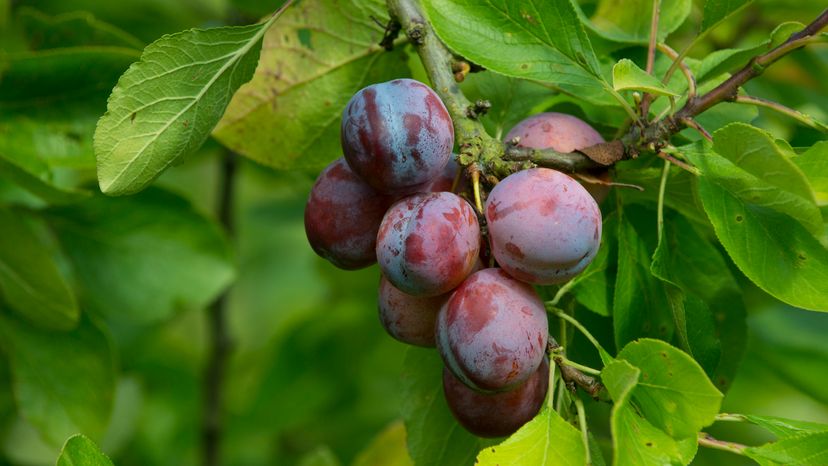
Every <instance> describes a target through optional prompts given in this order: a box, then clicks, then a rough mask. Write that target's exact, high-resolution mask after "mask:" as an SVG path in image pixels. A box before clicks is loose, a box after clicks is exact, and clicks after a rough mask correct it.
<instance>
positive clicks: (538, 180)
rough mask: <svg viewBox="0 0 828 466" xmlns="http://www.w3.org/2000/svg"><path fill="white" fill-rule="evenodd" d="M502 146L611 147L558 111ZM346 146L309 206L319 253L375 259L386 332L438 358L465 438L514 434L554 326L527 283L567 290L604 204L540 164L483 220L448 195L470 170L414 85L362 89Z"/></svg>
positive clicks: (496, 194)
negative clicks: (601, 144) (484, 226)
mask: <svg viewBox="0 0 828 466" xmlns="http://www.w3.org/2000/svg"><path fill="white" fill-rule="evenodd" d="M507 138H509V139H514V140H515V141H516V142H517V143H519V144H522V145H526V146H531V147H537V148H546V147H552V148H554V149H556V150H559V151H571V150H574V149H578V148H582V147H586V146H589V145H592V144H596V143H599V142H603V140H602V139H601V136H600V135H598V133H597V132H595V130H593V129H592V128H591V127H589V125H587V124H586V123H584V122H583V121H581V120H579V119H577V118H574V117H571V116H568V115H562V114H557V113H544V114H540V115H535V116H534V117H531V118H529V119H527V120H524V121H523V122H521V123H520V124H518V125H517V126H516V127H515V128H514V129H513V130H512V131H511V132H510V133H509V135H508V136H507ZM515 138H518V139H515ZM341 143H342V150H343V152H344V158H340V159H337V160H336V161H334V162H333V163H331V164H330V165H329V166H328V167H327V168H326V169H325V170H324V171H322V173H321V174H320V175H319V178H318V179H317V180H316V184H315V185H314V186H313V189H312V190H311V193H310V198H309V200H308V204H307V207H306V209H305V229H306V232H307V236H308V240H309V242H310V244H311V246H312V247H313V249H314V251H316V253H317V254H319V255H320V256H322V257H324V258H325V259H327V260H328V261H330V262H331V263H333V264H334V265H336V266H337V267H340V268H343V269H358V268H362V267H366V266H368V265H370V264H373V263H375V262H378V263H379V267H380V269H381V271H382V277H381V279H380V284H379V314H380V321H381V322H382V325H383V326H384V327H385V329H386V330H387V331H388V333H389V334H390V335H391V336H392V337H394V338H396V339H397V340H400V341H402V342H405V343H409V344H412V345H418V346H426V347H433V346H436V347H437V348H438V349H439V351H440V355H441V356H442V359H443V361H444V363H445V368H444V369H443V389H444V394H445V397H446V401H447V402H448V405H449V407H450V409H451V411H452V413H453V414H454V416H455V418H457V420H458V421H459V422H460V423H461V424H462V425H463V426H464V427H465V428H466V429H468V430H469V431H470V432H472V433H474V434H477V435H480V436H485V437H499V436H504V435H508V434H511V433H512V432H514V431H516V430H517V429H518V428H520V426H522V425H523V424H524V423H526V422H527V421H529V420H530V419H532V418H533V417H534V416H535V414H537V412H538V410H539V409H540V407H541V405H542V404H543V400H544V398H545V397H546V392H547V389H548V384H549V361H548V359H547V356H546V349H547V337H548V327H547V316H546V311H545V309H544V305H543V302H542V301H541V299H540V297H539V296H538V294H537V293H536V292H535V290H534V289H533V288H532V284H542V285H544V284H553V283H561V282H564V281H566V280H569V279H570V278H572V277H573V276H575V275H576V274H578V273H580V272H581V271H582V270H583V269H584V268H585V267H586V266H587V265H588V264H589V263H590V261H591V260H592V259H593V257H594V256H595V254H596V252H597V250H598V246H599V244H600V240H601V212H600V210H599V208H598V205H597V203H596V201H595V200H594V199H593V197H592V196H591V195H590V194H589V193H588V192H587V190H586V189H585V188H584V187H583V186H581V185H580V184H579V183H578V182H577V181H575V180H574V179H572V178H570V177H569V176H567V175H564V174H562V173H559V172H557V171H554V170H549V169H545V168H533V169H528V170H523V171H520V172H517V173H514V174H512V175H510V176H508V177H506V178H504V179H503V180H501V181H500V182H499V183H498V184H497V185H495V186H494V188H493V189H492V190H491V192H490V193H489V195H488V198H487V199H486V207H485V213H483V212H481V213H480V218H479V217H478V213H477V212H476V211H475V209H474V208H473V207H472V205H471V204H470V203H469V202H468V201H467V200H466V199H464V198H463V197H460V196H458V195H457V194H454V193H453V192H452V188H455V190H456V188H457V186H455V185H457V184H462V183H458V180H462V178H463V176H462V175H463V174H464V173H463V171H462V170H460V167H459V166H458V164H457V163H456V162H455V161H454V160H453V159H452V148H453V146H454V129H453V125H452V121H451V118H450V117H449V113H448V111H447V110H446V108H445V106H444V105H443V103H442V102H441V101H440V99H439V97H438V96H437V94H435V93H434V91H433V90H431V89H430V88H429V87H427V86H426V85H424V84H422V83H420V82H417V81H414V80H410V79H399V80H394V81H390V82H387V83H381V84H375V85H372V86H369V87H366V88H365V89H362V90H361V91H359V92H357V93H356V94H355V95H354V96H353V97H352V98H351V100H350V102H349V103H348V105H347V106H346V108H345V110H344V112H343V115H342V127H341ZM484 219H485V222H486V224H487V225H488V234H487V235H486V236H487V238H488V242H486V243H485V244H482V245H481V242H482V240H481V228H480V223H481V222H482V221H483V220H484ZM481 246H483V247H481ZM484 252H485V253H484ZM489 253H490V255H491V257H489ZM482 257H486V259H485V260H484V259H482ZM495 261H496V263H497V265H498V267H487V266H493V265H494V262H495Z"/></svg>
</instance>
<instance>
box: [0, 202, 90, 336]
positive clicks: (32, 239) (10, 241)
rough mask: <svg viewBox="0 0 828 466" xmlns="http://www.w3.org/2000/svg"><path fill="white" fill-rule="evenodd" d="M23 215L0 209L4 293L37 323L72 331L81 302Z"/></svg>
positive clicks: (0, 285) (0, 279)
mask: <svg viewBox="0 0 828 466" xmlns="http://www.w3.org/2000/svg"><path fill="white" fill-rule="evenodd" d="M26 221H27V219H26V217H24V216H23V215H22V214H19V213H15V212H14V211H11V210H8V209H5V208H2V207H0V231H2V232H3V234H2V235H0V291H2V295H3V298H4V299H5V301H6V303H7V304H8V305H9V307H11V308H12V309H14V310H15V311H16V312H17V313H18V314H19V315H21V316H23V317H25V318H26V319H28V320H29V322H32V323H34V324H38V325H41V326H44V327H46V328H51V329H62V330H69V329H71V328H72V327H74V326H75V324H76V323H77V321H78V317H79V315H80V311H79V310H78V303H77V302H76V300H75V295H74V292H73V291H72V289H71V288H69V284H68V283H66V281H65V280H64V279H63V277H62V276H61V274H60V271H59V270H58V267H57V265H56V264H55V261H54V259H52V256H51V254H50V252H49V250H48V249H47V248H46V247H45V246H44V245H43V244H41V242H40V239H39V238H38V237H37V236H36V234H35V233H34V231H32V228H31V227H29V225H27V224H26Z"/></svg>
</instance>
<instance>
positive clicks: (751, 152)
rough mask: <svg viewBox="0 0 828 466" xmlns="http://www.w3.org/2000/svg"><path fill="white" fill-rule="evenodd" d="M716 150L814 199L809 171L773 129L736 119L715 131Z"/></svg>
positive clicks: (758, 174) (755, 173)
mask: <svg viewBox="0 0 828 466" xmlns="http://www.w3.org/2000/svg"><path fill="white" fill-rule="evenodd" d="M713 150H714V151H716V153H717V154H719V155H721V156H723V157H725V158H726V159H728V160H730V161H731V162H733V163H734V164H735V165H737V166H738V167H739V168H741V169H742V170H745V171H746V172H748V173H750V174H751V175H753V176H755V177H757V178H761V179H762V180H763V181H765V182H766V183H767V184H770V185H772V186H775V187H777V188H779V189H782V190H784V191H788V192H791V193H793V194H796V195H797V196H799V197H801V198H803V199H805V200H807V201H811V202H814V201H815V198H814V193H813V191H812V190H811V187H810V185H809V184H808V180H807V179H806V178H805V174H804V173H803V172H802V171H801V170H800V169H799V168H797V166H796V164H794V163H793V161H792V160H791V156H793V154H792V153H790V152H789V151H788V150H786V148H785V147H781V146H779V145H778V144H777V143H776V140H775V139H774V138H773V136H771V134H770V133H768V132H766V131H763V130H761V129H759V128H756V127H755V126H750V125H747V124H744V123H733V124H731V125H727V126H726V127H724V128H722V129H720V130H718V131H716V133H714V135H713Z"/></svg>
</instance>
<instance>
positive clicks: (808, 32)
mask: <svg viewBox="0 0 828 466" xmlns="http://www.w3.org/2000/svg"><path fill="white" fill-rule="evenodd" d="M826 24H828V9H825V10H824V11H823V12H822V14H820V15H819V16H818V17H817V18H816V19H815V20H814V21H813V22H811V23H810V24H808V25H807V26H805V28H803V29H802V30H801V31H799V32H797V33H795V34H792V35H791V36H790V37H789V38H788V40H786V41H785V42H783V43H782V44H780V45H779V46H777V47H775V48H774V49H773V50H771V51H769V52H767V53H765V54H762V55H758V56H756V57H753V58H752V59H751V60H750V62H748V64H747V65H745V66H744V67H743V68H742V69H740V70H739V71H737V72H736V73H734V74H733V75H731V76H730V78H728V79H727V80H726V81H725V82H723V83H721V84H719V85H718V86H716V87H715V88H714V89H713V90H711V91H710V92H708V93H706V94H704V95H702V96H701V97H697V98H695V99H690V100H688V101H687V103H686V104H685V105H684V108H682V109H681V110H679V111H678V113H677V114H676V120H677V121H682V120H683V119H685V118H692V117H694V116H696V115H698V114H699V113H702V112H704V111H705V110H707V109H709V108H710V107H712V106H713V105H716V104H717V103H719V102H724V101H732V100H734V99H736V96H737V93H738V91H739V88H740V87H741V86H742V85H744V84H745V83H746V82H748V81H750V80H751V79H753V78H755V77H757V76H759V75H761V74H762V72H764V71H765V69H766V68H767V67H768V66H770V65H772V64H773V63H774V62H776V61H777V60H779V59H780V58H782V57H784V56H785V55H787V54H789V53H791V52H793V51H794V50H796V49H798V48H800V47H803V46H805V45H806V44H807V43H808V41H809V40H810V38H811V37H812V36H813V35H815V34H817V33H818V32H819V31H820V30H822V29H823V28H824V27H825V26H826Z"/></svg>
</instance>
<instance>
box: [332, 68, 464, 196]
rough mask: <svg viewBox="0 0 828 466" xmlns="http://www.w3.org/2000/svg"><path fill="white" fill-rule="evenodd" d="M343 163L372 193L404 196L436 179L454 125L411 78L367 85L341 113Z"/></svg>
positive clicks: (447, 152) (451, 141) (450, 143)
mask: <svg viewBox="0 0 828 466" xmlns="http://www.w3.org/2000/svg"><path fill="white" fill-rule="evenodd" d="M340 137H341V142H342V150H343V152H344V153H345V159H346V160H347V161H348V164H349V165H350V166H351V168H352V169H353V170H354V172H355V173H357V174H358V175H359V176H360V177H362V178H363V179H364V180H365V181H366V182H367V183H368V184H370V185H371V186H373V187H374V188H375V189H377V190H379V191H382V192H385V193H396V194H408V193H413V192H417V191H419V190H422V188H423V186H424V185H425V184H427V183H429V182H430V181H431V180H433V179H434V178H436V177H437V176H438V175H440V173H441V171H442V170H443V167H445V165H446V163H447V162H448V160H449V158H450V157H451V150H452V147H453V146H454V126H453V125H452V121H451V117H450V116H449V113H448V111H447V110H446V107H445V105H443V102H442V101H441V100H440V98H439V97H438V96H437V94H436V93H435V92H434V91H433V90H431V88H429V87H428V86H426V85H425V84H423V83H421V82H419V81H415V80H413V79H396V80H393V81H389V82H385V83H380V84H373V85H371V86H368V87H366V88H364V89H362V90H360V91H359V92H357V93H356V94H354V96H353V97H352V98H351V100H350V101H349V102H348V105H347V106H346V107H345V110H344V111H343V113H342V127H341V133H340Z"/></svg>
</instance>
